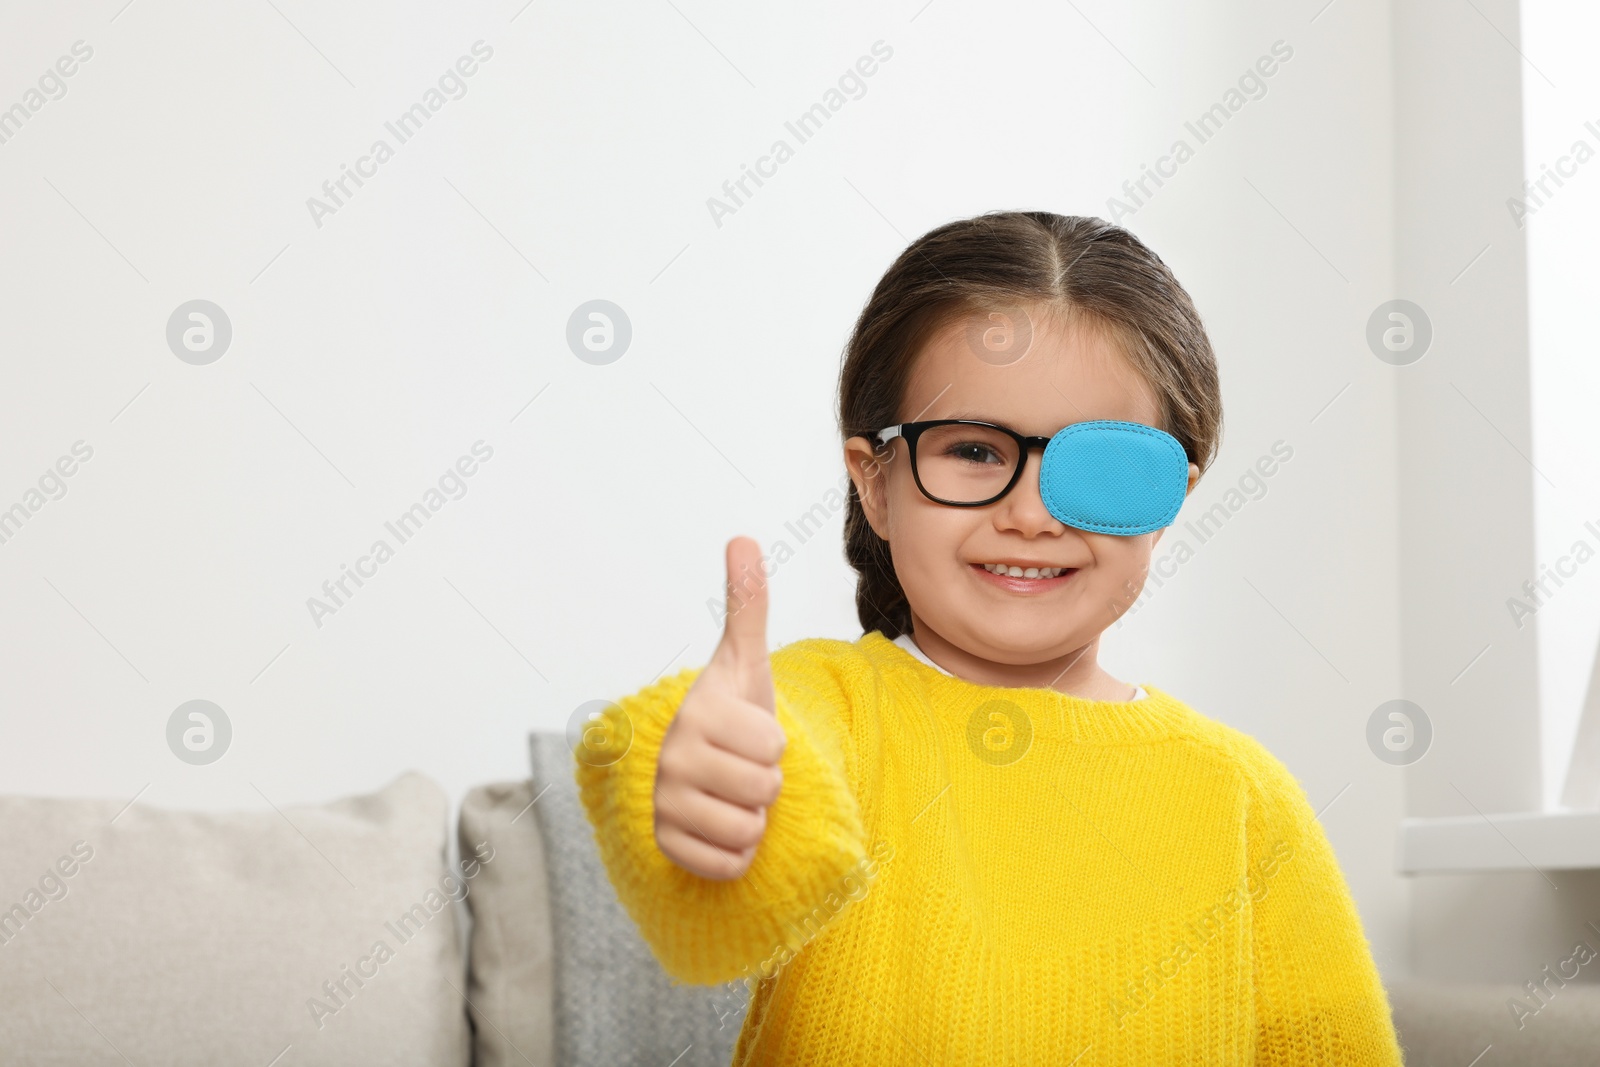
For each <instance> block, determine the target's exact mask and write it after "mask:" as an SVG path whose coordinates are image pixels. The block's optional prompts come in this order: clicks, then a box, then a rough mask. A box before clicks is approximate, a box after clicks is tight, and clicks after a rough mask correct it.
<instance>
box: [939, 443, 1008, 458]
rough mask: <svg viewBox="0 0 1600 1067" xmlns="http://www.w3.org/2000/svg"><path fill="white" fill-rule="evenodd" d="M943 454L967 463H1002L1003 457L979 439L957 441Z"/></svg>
mask: <svg viewBox="0 0 1600 1067" xmlns="http://www.w3.org/2000/svg"><path fill="white" fill-rule="evenodd" d="M945 455H947V456H952V457H954V458H956V459H960V460H965V461H966V462H968V463H1004V462H1005V461H1006V460H1005V457H1004V456H1001V455H1000V454H999V453H998V452H996V451H995V450H994V449H992V448H990V447H989V446H988V445H986V444H984V443H983V442H981V441H957V442H955V443H954V444H951V445H950V446H949V447H948V448H946V449H945Z"/></svg>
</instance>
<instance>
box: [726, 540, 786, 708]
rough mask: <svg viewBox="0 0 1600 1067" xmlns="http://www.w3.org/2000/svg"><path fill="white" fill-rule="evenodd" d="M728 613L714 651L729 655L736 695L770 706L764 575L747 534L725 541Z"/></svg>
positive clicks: (758, 552)
mask: <svg viewBox="0 0 1600 1067" xmlns="http://www.w3.org/2000/svg"><path fill="white" fill-rule="evenodd" d="M727 565H728V585H727V595H728V613H727V618H726V620H725V621H724V623H723V631H722V643H721V644H720V645H719V646H718V648H717V651H718V653H720V654H723V655H727V656H730V657H731V659H732V661H733V664H734V667H735V675H736V677H737V678H738V689H739V695H740V696H742V697H744V699H746V700H748V701H750V702H751V703H754V704H759V705H761V706H762V707H764V708H766V709H767V710H768V711H771V710H773V693H772V669H771V664H770V663H769V662H768V659H767V576H766V571H765V570H764V568H763V567H762V565H761V546H760V545H758V544H756V542H755V541H754V540H752V539H751V538H748V537H735V538H734V539H733V540H731V541H729V542H728V551H727Z"/></svg>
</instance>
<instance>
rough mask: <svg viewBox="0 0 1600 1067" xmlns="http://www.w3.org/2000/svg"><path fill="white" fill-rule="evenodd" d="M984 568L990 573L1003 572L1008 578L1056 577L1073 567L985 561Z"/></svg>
mask: <svg viewBox="0 0 1600 1067" xmlns="http://www.w3.org/2000/svg"><path fill="white" fill-rule="evenodd" d="M983 569H984V570H986V571H988V572H989V573H990V574H1003V575H1005V576H1006V577H1008V578H1055V577H1057V576H1058V575H1061V574H1063V573H1065V572H1066V571H1069V570H1071V569H1072V568H1071V567H1027V568H1023V567H1008V566H1007V565H1006V564H1004V563H985V564H984V565H983Z"/></svg>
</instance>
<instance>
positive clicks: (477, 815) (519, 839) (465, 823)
mask: <svg viewBox="0 0 1600 1067" xmlns="http://www.w3.org/2000/svg"><path fill="white" fill-rule="evenodd" d="M532 806H533V789H532V783H531V782H526V781H524V782H500V783H495V784H491V785H481V786H478V787H477V788H476V789H473V790H472V791H471V792H470V793H468V794H467V796H466V799H464V800H463V801H462V802H461V856H462V858H463V859H467V858H469V857H472V856H474V855H476V856H492V857H493V858H492V859H491V860H490V861H489V862H488V863H486V864H485V865H484V867H483V872H482V873H481V874H480V875H479V876H478V877H477V879H476V880H474V881H473V883H472V891H471V892H470V893H469V894H468V895H467V906H468V908H470V909H471V911H472V946H471V950H470V951H471V972H472V973H471V977H470V981H471V983H472V985H471V988H470V990H469V993H468V995H469V997H470V999H471V1002H472V1022H473V1042H472V1043H473V1055H474V1060H473V1062H474V1063H475V1064H476V1065H477V1067H551V1065H553V1064H554V1063H555V1035H554V1033H553V1030H552V1025H553V1020H552V1015H553V1011H554V992H553V989H554V980H553V978H552V973H551V964H552V960H551V937H550V906H549V900H548V894H547V890H546V884H547V883H546V874H545V857H544V848H543V846H542V845H541V844H540V841H539V825H538V822H537V821H536V820H535V819H534V816H533V812H532V810H531V809H532ZM663 1067H664V1065H663Z"/></svg>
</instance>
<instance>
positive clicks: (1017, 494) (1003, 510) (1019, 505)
mask: <svg viewBox="0 0 1600 1067" xmlns="http://www.w3.org/2000/svg"><path fill="white" fill-rule="evenodd" d="M1035 453H1037V456H1036V455H1035ZM1043 462H1044V453H1043V451H1041V450H1038V449H1032V448H1030V449H1028V452H1027V454H1026V455H1025V456H1023V459H1022V475H1021V477H1019V478H1018V479H1017V484H1016V485H1015V486H1013V487H1012V489H1011V492H1009V493H1007V494H1006V495H1005V496H1003V497H1001V498H1000V499H999V500H998V501H996V504H997V505H998V507H997V510H996V511H995V515H994V523H995V528H996V529H999V530H1014V531H1016V532H1017V533H1020V534H1021V535H1022V536H1024V537H1029V538H1032V537H1040V536H1043V535H1045V534H1061V533H1065V532H1066V529H1067V527H1066V524H1065V523H1063V522H1062V521H1061V520H1060V519H1058V518H1056V517H1055V516H1054V515H1052V514H1050V509H1049V508H1047V507H1045V506H1044V498H1043V497H1042V496H1040V495H1039V465H1040V464H1041V463H1043Z"/></svg>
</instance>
